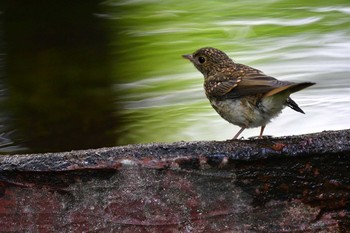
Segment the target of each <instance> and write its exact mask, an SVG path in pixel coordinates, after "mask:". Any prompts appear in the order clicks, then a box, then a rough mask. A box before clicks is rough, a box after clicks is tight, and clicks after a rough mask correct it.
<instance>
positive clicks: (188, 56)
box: [182, 54, 193, 61]
mask: <svg viewBox="0 0 350 233" xmlns="http://www.w3.org/2000/svg"><path fill="white" fill-rule="evenodd" d="M182 57H183V58H185V59H187V60H190V61H193V56H192V54H185V55H182Z"/></svg>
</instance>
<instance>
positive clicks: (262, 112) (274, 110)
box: [210, 95, 288, 128]
mask: <svg viewBox="0 0 350 233" xmlns="http://www.w3.org/2000/svg"><path fill="white" fill-rule="evenodd" d="M287 97H288V96H280V95H273V96H270V97H266V98H263V99H262V100H261V101H260V102H259V103H258V104H255V103H254V98H252V97H244V98H241V99H240V100H237V99H228V100H215V99H212V100H211V101H210V103H211V105H212V106H213V108H214V109H215V110H216V111H217V113H219V115H220V116H221V117H222V118H224V119H225V120H227V121H228V122H230V123H232V124H234V125H238V126H240V127H246V128H254V127H259V126H264V125H266V124H267V123H269V122H270V121H271V119H272V118H274V117H277V116H278V114H279V113H281V111H282V109H283V108H284V107H285V103H286V99H287Z"/></svg>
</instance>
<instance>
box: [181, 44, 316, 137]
mask: <svg viewBox="0 0 350 233" xmlns="http://www.w3.org/2000/svg"><path fill="white" fill-rule="evenodd" d="M182 57H183V58H185V59H188V60H189V61H190V62H192V63H193V65H194V66H195V67H196V68H197V69H198V70H199V71H200V72H201V73H202V74H203V75H204V90H205V94H206V96H207V98H208V99H209V102H210V104H211V106H212V107H213V108H214V109H215V110H216V112H217V113H218V114H219V115H220V116H221V117H222V118H223V119H225V120H226V121H228V122H230V123H231V124H234V125H237V126H239V127H240V130H239V131H238V132H237V133H236V134H235V135H234V137H233V139H237V138H238V137H239V135H240V134H241V133H242V132H243V131H244V130H245V129H247V128H256V127H261V129H260V134H259V137H258V138H259V139H261V138H262V136H263V133H264V129H265V127H266V125H267V124H268V123H269V122H270V121H271V119H273V118H275V117H277V116H278V115H279V114H280V113H281V112H282V109H283V108H284V107H286V106H288V107H290V108H291V109H293V110H295V111H297V112H300V113H303V114H305V113H304V111H303V110H302V109H301V108H300V107H299V106H298V104H297V103H296V102H295V101H294V100H292V99H291V98H290V95H291V94H292V93H294V92H297V91H300V90H302V89H304V88H307V87H310V86H312V85H314V84H315V83H314V82H301V83H295V82H289V81H281V80H278V79H276V78H274V77H271V76H269V75H266V74H264V73H263V72H262V71H260V70H258V69H255V68H253V67H250V66H247V65H243V64H240V63H236V62H234V61H233V60H232V59H231V58H229V57H228V56H227V55H226V53H224V52H223V51H221V50H219V49H216V48H212V47H204V48H200V49H198V50H197V51H195V52H194V53H193V54H185V55H182Z"/></svg>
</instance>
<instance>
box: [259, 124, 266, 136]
mask: <svg viewBox="0 0 350 233" xmlns="http://www.w3.org/2000/svg"><path fill="white" fill-rule="evenodd" d="M265 127H266V125H263V126H261V129H260V135H259V139H262V135H263V133H264V129H265Z"/></svg>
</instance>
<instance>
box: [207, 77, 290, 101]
mask: <svg viewBox="0 0 350 233" xmlns="http://www.w3.org/2000/svg"><path fill="white" fill-rule="evenodd" d="M233 76H235V77H236V76H237V75H231V74H228V75H227V74H216V75H215V78H214V77H208V79H207V81H206V84H205V87H206V90H207V93H208V94H209V95H211V96H213V97H217V98H220V97H223V98H239V97H243V96H248V95H258V94H261V95H262V96H271V95H274V94H276V93H279V92H281V91H283V90H286V89H288V88H289V87H291V86H293V85H295V83H292V82H285V81H279V80H277V79H275V78H273V77H270V76H267V75H265V74H263V73H262V72H252V73H245V74H242V75H241V76H237V78H235V77H233Z"/></svg>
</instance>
